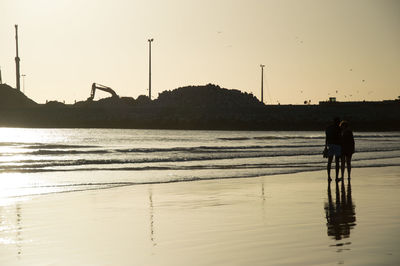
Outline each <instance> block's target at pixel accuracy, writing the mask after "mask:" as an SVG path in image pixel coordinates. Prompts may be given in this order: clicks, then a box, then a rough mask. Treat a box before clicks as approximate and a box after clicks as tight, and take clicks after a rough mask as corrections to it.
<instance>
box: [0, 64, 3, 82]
mask: <svg viewBox="0 0 400 266" xmlns="http://www.w3.org/2000/svg"><path fill="white" fill-rule="evenodd" d="M0 84H3V79H2V78H1V68H0Z"/></svg>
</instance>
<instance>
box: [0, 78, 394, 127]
mask: <svg viewBox="0 0 400 266" xmlns="http://www.w3.org/2000/svg"><path fill="white" fill-rule="evenodd" d="M399 103H400V101H399V100H393V101H383V102H349V103H340V102H335V103H329V104H320V105H264V104H263V103H261V102H260V101H258V99H257V98H256V97H254V96H253V95H252V94H248V93H243V92H241V91H238V90H228V89H223V88H220V87H219V86H217V85H212V84H208V85H205V86H187V87H182V88H178V89H175V90H172V91H164V92H162V93H160V94H159V97H158V98H157V99H155V100H150V99H149V98H148V97H146V96H144V95H141V96H139V97H138V98H137V99H133V98H131V97H109V98H102V99H100V100H98V101H93V100H86V101H80V102H77V103H76V104H73V105H68V104H63V103H60V102H55V101H53V102H48V103H47V104H36V103H35V102H34V101H32V100H30V99H29V98H27V97H26V96H25V95H24V94H23V93H21V92H19V91H17V90H15V89H13V88H11V87H10V86H8V85H6V84H2V85H0V126H7V127H85V128H90V127H97V128H149V129H151V128H154V129H209V130H216V129H218V130H323V129H324V128H325V127H326V126H327V124H328V123H330V121H331V120H332V117H335V116H339V117H341V118H342V119H345V120H348V121H350V123H351V125H352V126H353V129H354V130H356V131H360V130H370V131H385V130H400V115H399V113H400V112H399V111H400V104H399Z"/></svg>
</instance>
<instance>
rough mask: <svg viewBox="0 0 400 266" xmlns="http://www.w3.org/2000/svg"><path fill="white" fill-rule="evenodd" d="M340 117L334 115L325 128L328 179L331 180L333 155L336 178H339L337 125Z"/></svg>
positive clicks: (339, 144)
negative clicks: (331, 121) (330, 122)
mask: <svg viewBox="0 0 400 266" xmlns="http://www.w3.org/2000/svg"><path fill="white" fill-rule="evenodd" d="M339 123H340V119H339V118H338V117H335V118H334V119H333V124H332V125H330V126H328V127H327V128H326V130H325V149H327V150H328V165H327V171H328V181H331V180H332V179H331V166H332V160H333V157H335V166H336V180H338V178H339V158H340V156H341V154H342V147H341V140H340V138H341V131H340V127H339Z"/></svg>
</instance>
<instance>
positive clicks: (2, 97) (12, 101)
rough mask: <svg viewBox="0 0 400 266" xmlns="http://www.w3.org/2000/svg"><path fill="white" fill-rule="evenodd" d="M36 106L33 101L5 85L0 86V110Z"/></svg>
mask: <svg viewBox="0 0 400 266" xmlns="http://www.w3.org/2000/svg"><path fill="white" fill-rule="evenodd" d="M35 105H37V103H35V102H34V101H32V100H31V99H29V98H28V97H26V96H25V94H23V93H22V92H21V91H18V90H16V89H14V88H12V87H10V86H9V85H7V84H0V108H23V107H32V106H35Z"/></svg>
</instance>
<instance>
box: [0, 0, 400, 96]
mask: <svg viewBox="0 0 400 266" xmlns="http://www.w3.org/2000/svg"><path fill="white" fill-rule="evenodd" d="M14 24H18V25H19V40H20V44H19V47H20V58H21V73H22V74H26V77H25V91H26V94H27V95H28V97H30V98H32V99H33V100H35V101H37V102H39V103H43V102H45V101H46V100H58V101H63V100H65V101H66V103H73V102H74V100H86V98H87V97H89V95H90V88H91V84H92V82H98V83H101V84H104V85H107V86H110V87H112V88H113V89H114V90H115V91H116V92H117V93H118V94H119V95H120V96H130V97H134V98H136V97H138V96H139V95H141V94H144V95H148V42H147V39H149V38H154V42H153V44H152V57H153V60H152V66H153V67H152V75H153V78H152V84H153V85H152V91H153V93H152V96H153V98H157V97H158V93H160V92H162V91H164V90H172V89H175V88H177V87H181V86H186V85H203V84H207V83H214V84H218V85H220V86H221V87H225V88H229V89H239V90H241V91H247V92H251V93H253V94H254V95H256V96H257V97H258V98H259V97H260V82H261V81H260V79H261V70H260V64H265V65H266V68H265V83H264V89H265V90H264V99H265V100H266V101H267V103H277V102H278V101H279V102H280V103H293V104H295V103H303V102H304V100H311V101H312V103H317V102H318V101H320V100H326V99H328V97H332V96H336V97H337V98H338V100H340V101H346V100H364V99H365V100H382V99H394V98H397V97H398V96H400V0H332V1H331V0H274V1H273V0H0V67H1V71H2V77H3V82H5V83H7V84H10V85H12V86H13V87H14V86H15V61H14V58H15V33H14ZM21 88H22V78H21ZM108 96H109V95H108V94H106V93H102V92H101V93H99V94H98V96H96V97H108Z"/></svg>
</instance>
